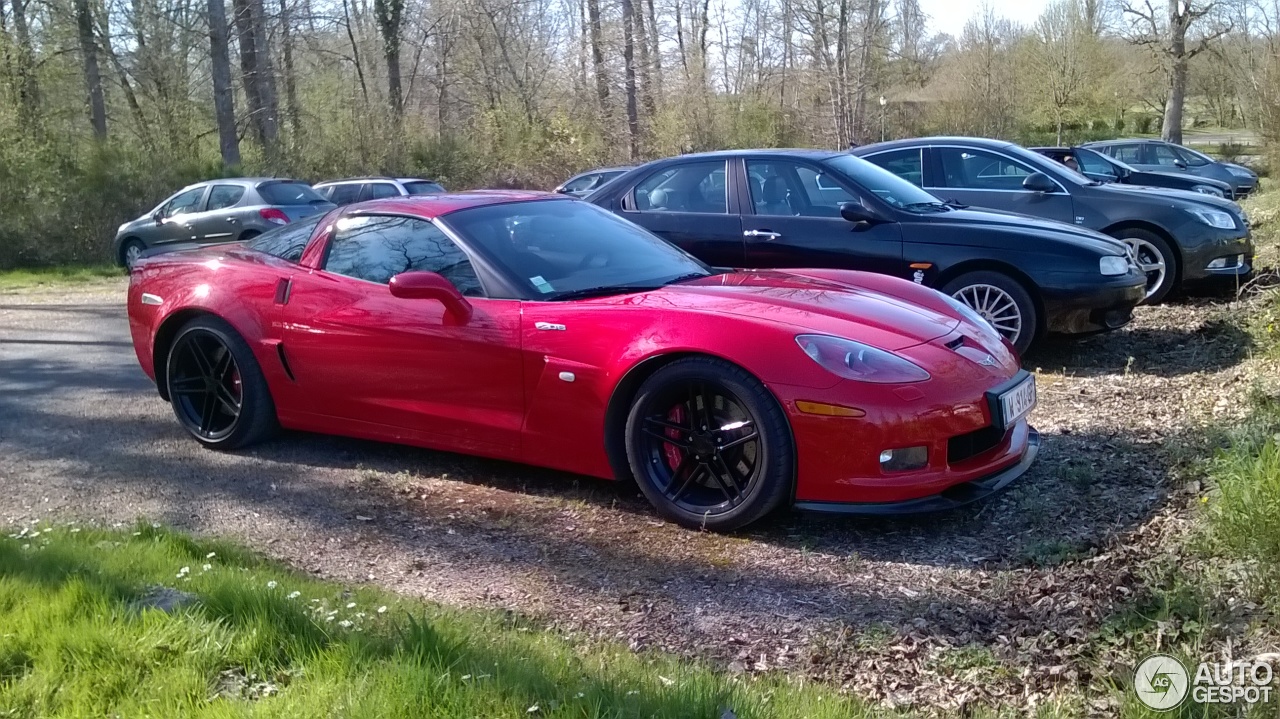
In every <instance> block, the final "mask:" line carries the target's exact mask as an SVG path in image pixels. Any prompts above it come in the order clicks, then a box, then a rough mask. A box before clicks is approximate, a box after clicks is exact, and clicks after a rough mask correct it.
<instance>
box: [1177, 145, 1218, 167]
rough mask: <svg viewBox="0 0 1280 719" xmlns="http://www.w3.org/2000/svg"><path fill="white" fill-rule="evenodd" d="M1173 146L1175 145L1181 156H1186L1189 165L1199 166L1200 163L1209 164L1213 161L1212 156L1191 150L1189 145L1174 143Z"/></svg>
mask: <svg viewBox="0 0 1280 719" xmlns="http://www.w3.org/2000/svg"><path fill="white" fill-rule="evenodd" d="M1175 147H1177V148H1178V151H1179V152H1181V153H1182V154H1183V156H1185V157H1186V158H1187V164H1188V165H1191V166H1192V167H1200V166H1201V165H1211V164H1213V163H1214V162H1215V160H1214V159H1213V158H1212V157H1209V156H1208V155H1206V154H1204V153H1201V152H1197V151H1196V150H1192V149H1191V148H1190V147H1184V146H1182V145H1175Z"/></svg>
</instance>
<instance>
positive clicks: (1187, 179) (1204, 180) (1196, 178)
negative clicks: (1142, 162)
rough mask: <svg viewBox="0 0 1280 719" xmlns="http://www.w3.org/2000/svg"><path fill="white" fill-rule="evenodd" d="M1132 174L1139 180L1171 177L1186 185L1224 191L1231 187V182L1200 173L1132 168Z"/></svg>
mask: <svg viewBox="0 0 1280 719" xmlns="http://www.w3.org/2000/svg"><path fill="white" fill-rule="evenodd" d="M1132 176H1133V177H1135V178H1137V179H1139V180H1141V179H1143V178H1145V177H1165V178H1173V179H1177V180H1181V181H1183V182H1184V183H1186V184H1187V185H1207V186H1209V187H1217V188H1219V189H1221V190H1224V191H1225V190H1230V189H1231V184H1230V183H1227V182H1223V181H1222V180H1215V179H1213V178H1212V177H1204V176H1202V175H1188V174H1186V173H1183V172H1161V171H1159V170H1134V172H1133V175H1132ZM1138 186H1139V187H1141V185H1138ZM1168 189H1169V188H1167V187H1166V188H1164V189H1161V190H1159V191H1160V192H1167V191H1168ZM1196 194H1203V193H1196Z"/></svg>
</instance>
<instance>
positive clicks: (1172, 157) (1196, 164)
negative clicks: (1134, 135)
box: [1084, 139, 1258, 200]
mask: <svg viewBox="0 0 1280 719" xmlns="http://www.w3.org/2000/svg"><path fill="white" fill-rule="evenodd" d="M1084 146H1085V147H1088V148H1091V149H1094V150H1097V151H1099V152H1102V153H1105V154H1107V155H1110V156H1112V157H1114V158H1116V159H1117V160H1120V161H1121V162H1123V163H1125V164H1126V165H1129V166H1131V167H1134V168H1136V169H1139V170H1150V171H1155V172H1178V173H1186V174H1189V175H1195V176H1197V177H1208V178H1211V179H1214V180H1221V181H1222V182H1225V183H1227V184H1228V185H1231V191H1232V194H1233V195H1234V197H1235V198H1236V199H1238V200H1239V199H1243V198H1245V197H1247V196H1248V195H1249V193H1251V192H1253V191H1254V190H1255V189H1256V188H1257V187H1258V173H1256V172H1254V171H1253V170H1250V169H1249V168H1247V167H1245V166H1244V165H1237V164H1235V163H1234V162H1221V161H1219V160H1215V159H1213V158H1212V157H1209V156H1208V155H1206V154H1204V153H1202V152H1196V151H1195V150H1192V149H1191V148H1189V147H1183V146H1182V145H1175V144H1173V143H1172V142H1165V141H1163V140H1143V139H1137V140H1105V141H1102V142H1086V143H1085V144H1084Z"/></svg>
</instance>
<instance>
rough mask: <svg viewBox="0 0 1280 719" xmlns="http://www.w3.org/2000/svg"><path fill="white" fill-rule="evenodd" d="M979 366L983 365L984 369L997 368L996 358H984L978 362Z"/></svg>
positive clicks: (988, 356)
mask: <svg viewBox="0 0 1280 719" xmlns="http://www.w3.org/2000/svg"><path fill="white" fill-rule="evenodd" d="M978 364H980V365H982V366H983V367H995V366H996V358H995V357H992V356H991V355H987V356H986V357H983V358H982V359H980V360H978Z"/></svg>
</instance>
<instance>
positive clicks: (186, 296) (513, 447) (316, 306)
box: [129, 191, 1039, 530]
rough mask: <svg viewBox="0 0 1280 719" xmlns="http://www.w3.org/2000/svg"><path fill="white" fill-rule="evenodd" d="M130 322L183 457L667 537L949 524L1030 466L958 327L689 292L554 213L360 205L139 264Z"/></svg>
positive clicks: (762, 295) (600, 227)
mask: <svg viewBox="0 0 1280 719" xmlns="http://www.w3.org/2000/svg"><path fill="white" fill-rule="evenodd" d="M129 321H130V326H131V329H132V333H133V342H134V347H135V349H136V350H137V354H138V361H139V362H140V363H141V364H142V369H143V370H144V371H145V372H146V373H147V374H148V375H150V376H151V377H152V378H153V379H155V381H156V385H157V386H158V388H159V390H160V395H161V397H163V398H165V399H166V400H168V401H169V402H171V403H172V405H173V409H174V413H175V414H176V415H177V417H178V421H179V422H181V423H182V426H183V427H185V428H186V430H187V431H188V432H190V433H191V435H192V436H193V437H195V438H196V440H197V441H199V442H200V443H202V444H204V445H206V446H208V447H213V448H218V449H233V448H236V447H243V446H245V445H247V444H250V443H252V442H256V441H258V440H261V439H264V438H266V437H268V436H269V435H270V434H271V433H272V432H273V431H274V430H275V429H276V428H277V427H286V428H291V429H298V430H306V431H311V432H322V433H329V434H338V435H349V436H353V437H363V438H367V439H376V440H385V441H389V442H400V443H404V444H411V445H418V446H422V447H429V448H432V449H440V450H449V451H455V452H464V453H467V454H475V455H482V456H485V457H495V458H500V459H506V460H515V461H519V462H526V463H529V464H536V465H542V466H545V467H552V468H555V469H561V470H565V471H569V472H577V473H581V474H586V475H592V476H595V477H604V478H608V479H624V478H627V479H630V478H634V479H635V480H636V482H637V483H638V485H639V487H640V489H641V490H642V491H643V492H644V494H645V496H647V497H648V498H649V500H650V501H652V502H653V505H654V506H655V507H656V508H657V509H658V511H659V512H660V513H661V514H662V515H663V516H665V517H668V518H670V519H671V520H673V521H676V522H679V523H680V524H683V525H686V526H690V527H705V528H708V529H713V530H729V529H734V528H736V527H741V526H743V525H746V524H748V523H750V522H753V521H755V520H757V519H760V518H761V517H763V516H764V515H766V514H768V513H769V512H770V511H772V510H774V509H776V508H777V507H779V506H781V505H783V504H787V503H793V504H795V505H796V506H798V507H802V508H804V509H810V510H828V511H836V512H850V513H892V512H907V511H927V510H935V509H944V508H947V507H952V506H957V505H959V504H963V503H966V502H969V501H973V500H975V499H979V498H982V497H984V496H987V495H989V494H991V493H993V492H995V491H997V490H999V489H1001V488H1002V487H1004V486H1005V485H1007V484H1009V483H1010V482H1012V481H1013V480H1014V479H1016V478H1017V477H1018V476H1019V475H1021V474H1022V473H1023V472H1024V471H1025V470H1026V469H1027V467H1028V466H1029V465H1030V464H1031V462H1032V460H1033V459H1034V457H1035V454H1036V449H1037V446H1038V444H1039V439H1038V436H1037V434H1036V432H1035V431H1034V430H1033V429H1031V427H1030V426H1029V425H1028V423H1027V420H1026V415H1027V413H1028V412H1029V411H1030V409H1031V408H1032V406H1033V405H1034V404H1035V383H1034V379H1033V378H1032V377H1031V376H1030V375H1028V374H1027V373H1026V372H1025V371H1022V370H1021V369H1020V368H1019V366H1018V361H1017V358H1016V356H1015V353H1014V352H1013V351H1012V349H1011V347H1010V346H1009V345H1008V343H1007V342H1005V341H1004V340H1002V339H1001V338H1000V336H999V335H998V334H996V333H995V331H994V330H992V329H991V328H990V327H989V326H987V325H986V324H985V323H984V322H983V321H982V319H981V318H979V317H978V316H977V315H975V314H974V313H973V312H972V311H971V310H969V309H968V308H967V307H965V306H964V305H962V304H960V303H958V302H955V301H954V300H951V299H950V298H948V297H946V296H944V295H942V294H940V293H938V292H935V291H933V290H931V289H927V288H924V287H921V286H919V285H915V284H912V283H911V282H907V281H903V280H898V279H894V278H891V277H886V276H883V275H876V274H865V273H860V272H849V271H841V270H793V271H787V272H777V271H743V272H737V271H732V270H726V269H722V268H713V267H708V266H706V265H704V264H702V263H701V262H699V261H698V260H695V259H694V258H692V257H690V256H689V255H687V254H685V253H684V252H682V251H681V250H679V249H677V248H675V247H673V246H672V245H669V244H667V243H666V242H664V241H662V240H660V239H658V238H657V237H655V236H653V235H651V234H649V233H648V232H646V231H645V230H642V229H640V228H639V227H636V226H635V225H633V224H631V223H629V222H627V221H625V220H623V219H620V218H618V217H616V216H615V215H613V214H610V213H609V212H606V211H605V210H602V209H599V208H597V207H595V206H593V205H590V204H587V203H585V202H580V201H578V200H574V199H570V198H566V197H563V196H557V195H545V194H539V193H516V192H497V191H489V192H471V193H464V194H453V195H433V196H425V197H413V198H404V199H394V200H381V201H375V202H369V203H363V204H358V205H349V206H346V207H343V208H340V209H338V210H334V211H333V212H330V213H329V214H328V215H325V216H324V217H323V218H318V219H314V220H311V221H304V222H298V223H295V224H291V225H288V226H285V227H282V228H280V229H278V230H275V231H272V232H269V233H267V234H264V235H261V236H260V237H257V238H254V239H253V240H251V241H249V242H248V243H247V244H244V245H224V246H220V247H214V248H208V249H203V250H195V251H188V252H175V253H170V254H166V255H161V256H157V257H152V258H145V259H144V260H143V261H141V262H139V263H138V265H137V267H136V268H135V269H134V271H133V273H132V277H131V282H130V287H129Z"/></svg>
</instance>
